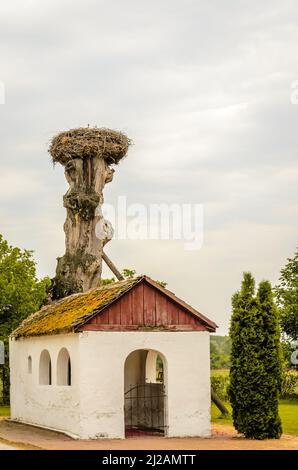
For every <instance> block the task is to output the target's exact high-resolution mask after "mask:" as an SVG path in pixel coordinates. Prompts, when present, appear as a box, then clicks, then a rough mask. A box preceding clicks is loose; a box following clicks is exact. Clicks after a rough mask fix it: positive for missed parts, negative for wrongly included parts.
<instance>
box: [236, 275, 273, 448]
mask: <svg viewBox="0 0 298 470" xmlns="http://www.w3.org/2000/svg"><path fill="white" fill-rule="evenodd" d="M232 306H233V314H232V318H231V325H230V337H231V340H232V351H231V369H230V387H229V397H230V401H231V405H232V410H233V423H234V426H235V428H236V429H237V431H238V432H240V433H243V434H244V435H245V437H247V438H252V439H268V438H279V437H280V436H281V433H282V429H281V421H280V418H279V415H278V395H279V390H280V386H281V369H282V361H281V354H280V339H279V337H280V332H279V325H278V314H277V309H276V306H275V305H274V301H273V294H272V289H271V285H270V283H269V282H268V281H263V282H261V283H260V285H259V289H258V292H257V295H255V281H254V278H253V277H252V275H251V274H250V273H244V276H243V281H242V286H241V290H240V291H239V292H236V294H234V296H233V298H232Z"/></svg>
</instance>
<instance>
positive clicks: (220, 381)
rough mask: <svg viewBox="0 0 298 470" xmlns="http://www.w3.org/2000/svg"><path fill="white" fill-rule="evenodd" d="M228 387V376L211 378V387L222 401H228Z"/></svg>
mask: <svg viewBox="0 0 298 470" xmlns="http://www.w3.org/2000/svg"><path fill="white" fill-rule="evenodd" d="M228 386H229V376H228V375H216V376H212V377H211V387H212V389H213V391H214V392H215V393H216V395H217V396H218V397H219V398H220V399H221V400H222V401H228Z"/></svg>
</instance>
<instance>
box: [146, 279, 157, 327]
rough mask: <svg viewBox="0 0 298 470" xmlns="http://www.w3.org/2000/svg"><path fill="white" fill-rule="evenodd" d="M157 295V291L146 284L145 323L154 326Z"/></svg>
mask: <svg viewBox="0 0 298 470" xmlns="http://www.w3.org/2000/svg"><path fill="white" fill-rule="evenodd" d="M155 296H156V291H155V290H154V289H152V287H150V286H148V285H146V284H144V325H145V326H154V325H155V324H156V323H155Z"/></svg>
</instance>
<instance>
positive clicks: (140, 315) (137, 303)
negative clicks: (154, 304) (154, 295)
mask: <svg viewBox="0 0 298 470" xmlns="http://www.w3.org/2000/svg"><path fill="white" fill-rule="evenodd" d="M131 293H132V323H133V325H144V284H137V285H136V287H135V288H134V289H132V291H131Z"/></svg>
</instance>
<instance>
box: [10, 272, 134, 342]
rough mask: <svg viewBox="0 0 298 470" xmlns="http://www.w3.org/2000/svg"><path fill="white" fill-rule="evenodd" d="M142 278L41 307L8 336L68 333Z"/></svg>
mask: <svg viewBox="0 0 298 470" xmlns="http://www.w3.org/2000/svg"><path fill="white" fill-rule="evenodd" d="M141 279H142V276H140V277H136V278H133V279H127V280H125V281H120V282H115V283H113V284H108V285H104V286H101V287H98V288H95V289H91V290H89V291H88V292H84V293H82V294H74V295H71V296H69V297H66V298H64V299H62V300H59V301H57V302H53V303H51V304H49V305H46V306H44V307H43V308H42V309H41V310H39V311H38V312H36V313H34V314H32V315H30V316H29V317H28V318H26V319H25V320H24V321H23V322H22V323H21V325H20V326H19V327H18V328H17V329H16V330H15V331H14V332H13V333H12V337H14V338H19V337H24V336H41V335H50V334H57V333H69V332H72V331H74V329H75V327H78V326H80V325H81V324H83V323H85V322H86V321H87V320H88V319H89V318H92V317H93V316H94V315H96V314H97V313H99V312H100V311H101V310H103V309H104V308H105V307H107V306H108V305H110V304H111V303H112V302H114V301H115V300H116V299H118V298H119V297H121V296H122V295H123V294H124V293H125V292H127V291H128V290H129V289H131V287H132V286H134V285H135V284H137V283H138V282H139V281H140V280H141Z"/></svg>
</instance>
